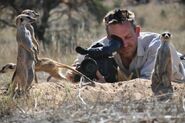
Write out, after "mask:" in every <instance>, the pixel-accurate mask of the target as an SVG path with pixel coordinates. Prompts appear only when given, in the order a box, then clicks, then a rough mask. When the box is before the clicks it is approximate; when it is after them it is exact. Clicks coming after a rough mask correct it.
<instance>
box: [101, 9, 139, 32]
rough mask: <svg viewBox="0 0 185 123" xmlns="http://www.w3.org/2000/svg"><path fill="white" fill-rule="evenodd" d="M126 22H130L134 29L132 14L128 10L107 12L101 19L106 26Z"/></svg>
mask: <svg viewBox="0 0 185 123" xmlns="http://www.w3.org/2000/svg"><path fill="white" fill-rule="evenodd" d="M128 21H129V22H131V24H132V26H133V27H134V28H135V27H136V22H135V15H134V13H133V12H131V11H129V10H126V9H119V8H117V9H114V10H112V11H110V12H108V13H107V14H106V15H105V17H104V19H103V22H104V23H105V25H106V26H107V25H109V24H121V23H125V22H128Z"/></svg>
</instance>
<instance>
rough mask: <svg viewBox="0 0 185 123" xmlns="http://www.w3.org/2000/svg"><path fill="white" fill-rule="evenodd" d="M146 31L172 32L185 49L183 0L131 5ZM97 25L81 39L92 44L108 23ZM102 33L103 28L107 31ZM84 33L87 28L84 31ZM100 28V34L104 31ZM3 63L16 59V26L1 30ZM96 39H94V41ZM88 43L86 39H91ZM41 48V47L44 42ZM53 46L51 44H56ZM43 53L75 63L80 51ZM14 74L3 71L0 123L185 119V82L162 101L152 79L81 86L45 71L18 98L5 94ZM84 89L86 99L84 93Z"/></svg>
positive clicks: (122, 122)
mask: <svg viewBox="0 0 185 123" xmlns="http://www.w3.org/2000/svg"><path fill="white" fill-rule="evenodd" d="M132 9H133V10H134V11H135V12H136V16H137V19H138V20H139V21H138V22H139V23H140V24H142V25H143V31H154V32H162V31H165V30H168V31H171V32H172V33H173V44H174V45H175V47H176V48H177V49H179V50H180V51H181V52H185V50H184V45H185V43H184V42H185V24H184V20H183V19H182V18H184V17H185V15H184V13H185V12H184V6H183V7H182V6H181V5H179V4H167V5H157V4H155V3H152V4H148V5H146V6H137V7H133V8H132ZM99 28H100V29H99V32H97V30H96V29H94V30H92V33H93V34H92V35H88V36H87V39H85V40H84V39H83V38H82V37H83V35H82V36H81V38H79V42H81V43H80V44H82V45H83V46H88V44H90V42H92V40H95V39H97V38H98V37H96V34H98V35H104V29H103V27H99ZM102 32H103V33H102ZM81 33H83V32H81ZM99 33H100V34H99ZM0 35H1V37H0V43H1V45H0V57H1V59H0V66H2V65H4V64H5V63H7V62H15V61H16V54H17V53H16V52H17V44H16V39H15V30H12V29H6V30H1V31H0ZM90 39H92V40H90ZM88 40H89V42H86V41H88ZM41 48H42V47H41ZM51 49H52V48H51ZM53 53H55V52H54V51H51V52H48V53H42V54H41V56H46V57H50V58H53V59H55V60H57V61H61V62H63V63H66V64H72V62H73V60H74V59H75V58H74V56H75V55H76V54H75V53H74V52H73V53H72V54H70V55H69V54H67V55H64V54H62V53H59V54H53ZM11 76H12V73H11V72H10V73H8V74H6V75H5V74H3V75H0V86H1V91H0V92H1V94H0V122H2V123H9V122H15V123H16V122H17V123H20V122H24V123H26V122H27V123H29V122H48V123H49V122H83V123H86V122H91V123H95V122H102V123H112V122H118V123H139V122H140V123H154V122H155V123H158V122H170V123H183V122H185V93H184V90H185V85H184V84H177V83H173V88H174V95H173V97H172V99H171V100H168V101H166V102H160V101H157V99H156V97H154V96H153V94H152V92H151V88H150V84H151V82H150V81H146V80H140V79H136V80H132V81H125V82H119V83H115V84H98V83H97V84H96V87H91V86H86V87H83V88H81V89H79V86H78V84H72V83H69V82H66V81H57V80H52V82H50V83H46V75H45V74H44V73H39V83H38V84H33V87H32V89H31V90H30V96H29V97H24V96H23V97H21V98H19V99H16V100H12V99H10V98H9V97H8V96H6V95H4V94H2V92H3V87H4V86H6V85H7V83H9V82H10V81H11ZM79 91H80V94H81V98H82V99H83V100H84V102H85V103H86V104H85V103H84V102H83V101H82V100H81V98H79Z"/></svg>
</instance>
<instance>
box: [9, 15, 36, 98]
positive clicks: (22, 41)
mask: <svg viewBox="0 0 185 123" xmlns="http://www.w3.org/2000/svg"><path fill="white" fill-rule="evenodd" d="M35 21H36V19H35V18H32V17H30V16H28V15H25V14H20V15H18V16H17V17H16V26H17V35H16V39H17V44H18V55H17V66H16V70H15V72H14V74H13V77H12V83H11V86H10V91H11V92H10V93H11V94H12V96H13V95H14V94H15V89H16V87H17V88H18V89H17V90H18V91H21V92H23V93H24V92H26V91H27V89H28V88H29V87H30V84H31V83H32V81H33V78H34V75H35V69H34V67H35V60H36V55H35V50H34V46H33V43H32V38H31V33H30V31H29V30H28V29H27V28H26V25H27V24H29V23H32V22H35Z"/></svg>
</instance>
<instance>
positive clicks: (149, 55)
mask: <svg viewBox="0 0 185 123" xmlns="http://www.w3.org/2000/svg"><path fill="white" fill-rule="evenodd" d="M159 46H160V41H159V38H156V39H155V40H154V41H152V42H151V43H150V45H149V46H148V48H147V51H146V52H145V55H144V57H146V58H145V60H146V61H145V62H144V64H143V66H142V67H141V68H140V77H141V78H144V79H150V77H151V74H152V71H153V68H154V64H155V56H156V53H157V49H158V48H159Z"/></svg>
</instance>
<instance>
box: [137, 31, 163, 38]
mask: <svg viewBox="0 0 185 123" xmlns="http://www.w3.org/2000/svg"><path fill="white" fill-rule="evenodd" d="M159 36H160V34H159V33H155V32H141V33H140V36H139V38H140V39H143V40H147V39H148V40H149V39H154V38H159Z"/></svg>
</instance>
